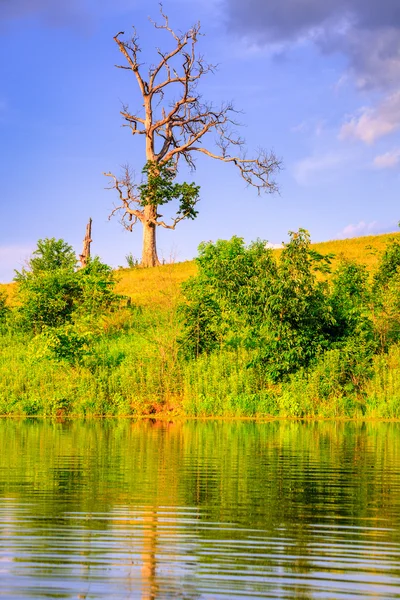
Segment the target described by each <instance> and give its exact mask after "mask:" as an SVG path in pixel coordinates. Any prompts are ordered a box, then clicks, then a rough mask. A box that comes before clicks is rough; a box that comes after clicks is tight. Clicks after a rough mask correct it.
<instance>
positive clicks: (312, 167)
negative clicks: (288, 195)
mask: <svg viewBox="0 0 400 600" xmlns="http://www.w3.org/2000/svg"><path fill="white" fill-rule="evenodd" d="M345 162H348V157H346V156H345V155H344V154H343V153H340V154H325V155H322V156H308V157H307V158H303V159H302V160H300V161H299V162H297V163H296V164H295V166H294V177H295V179H296V181H297V183H299V184H300V185H309V184H311V183H313V182H314V181H315V180H316V179H317V178H320V176H321V174H325V175H326V174H327V173H331V172H332V171H334V170H336V169H337V167H340V166H341V165H343V164H344V163H345Z"/></svg>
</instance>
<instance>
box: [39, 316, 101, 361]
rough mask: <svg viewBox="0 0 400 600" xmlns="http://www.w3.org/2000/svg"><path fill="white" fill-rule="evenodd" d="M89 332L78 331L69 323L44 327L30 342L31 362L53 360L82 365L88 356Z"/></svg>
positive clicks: (90, 335)
mask: <svg viewBox="0 0 400 600" xmlns="http://www.w3.org/2000/svg"><path fill="white" fill-rule="evenodd" d="M91 338H92V334H91V333H90V332H85V331H80V330H79V328H78V327H77V326H75V325H73V324H71V323H68V324H66V325H62V326H60V327H46V328H44V329H43V330H42V331H41V333H40V334H38V335H37V336H35V337H34V338H33V340H32V342H31V345H30V348H29V352H30V358H31V359H32V360H33V361H40V360H43V359H55V360H56V361H66V362H67V363H70V364H75V363H82V361H83V359H84V358H85V357H86V356H88V355H89V344H90V341H91Z"/></svg>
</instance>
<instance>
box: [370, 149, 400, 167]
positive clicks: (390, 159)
mask: <svg viewBox="0 0 400 600" xmlns="http://www.w3.org/2000/svg"><path fill="white" fill-rule="evenodd" d="M399 164H400V149H396V150H391V151H390V152H386V153H385V154H380V155H379V156H376V157H375V158H374V162H373V166H374V167H375V169H393V167H397V165H399Z"/></svg>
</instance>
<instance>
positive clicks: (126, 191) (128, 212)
mask: <svg viewBox="0 0 400 600" xmlns="http://www.w3.org/2000/svg"><path fill="white" fill-rule="evenodd" d="M104 175H105V176H106V177H110V178H111V179H112V181H113V183H112V184H111V185H110V186H109V187H107V189H108V190H117V192H118V195H119V199H120V202H121V204H120V205H119V206H114V208H113V210H112V211H111V213H110V214H109V216H108V219H109V220H110V219H111V217H113V216H114V215H115V214H117V213H118V214H121V213H122V217H121V219H120V223H121V224H122V225H123V226H124V227H125V229H127V230H128V231H132V229H133V226H134V225H135V224H136V223H137V222H138V220H139V221H143V219H144V211H143V210H142V209H139V208H134V205H135V204H136V205H137V206H140V197H139V196H138V194H136V185H135V184H134V183H133V182H132V175H131V173H130V171H129V168H128V167H127V166H126V167H124V175H123V177H122V179H117V177H116V176H115V175H113V174H112V173H104Z"/></svg>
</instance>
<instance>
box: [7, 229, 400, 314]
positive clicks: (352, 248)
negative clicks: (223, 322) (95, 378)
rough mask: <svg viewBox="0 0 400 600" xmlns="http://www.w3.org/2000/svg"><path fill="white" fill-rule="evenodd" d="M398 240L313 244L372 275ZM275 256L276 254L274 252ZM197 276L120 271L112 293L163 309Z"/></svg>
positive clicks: (174, 267)
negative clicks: (359, 264) (182, 286)
mask: <svg viewBox="0 0 400 600" xmlns="http://www.w3.org/2000/svg"><path fill="white" fill-rule="evenodd" d="M393 238H397V239H399V240H400V233H390V234H383V235H373V236H372V235H371V236H365V237H359V238H350V239H346V240H332V241H328V242H321V243H319V244H313V248H314V249H315V250H317V251H318V252H321V254H331V253H332V254H335V258H334V259H333V260H332V267H333V268H335V265H336V264H337V262H338V261H339V260H341V259H342V258H347V259H349V260H354V261H356V262H358V263H361V264H364V265H366V266H367V268H368V270H370V271H373V270H374V269H375V267H376V265H377V263H378V261H379V257H380V255H381V254H382V252H383V251H384V249H385V247H386V244H387V243H388V241H389V240H390V239H393ZM276 252H278V253H279V252H280V251H279V250H277V251H276ZM196 272H197V267H196V264H195V262H194V261H187V262H182V263H171V264H166V265H162V266H160V267H155V268H153V269H141V268H140V267H139V268H135V269H120V270H119V271H117V278H118V284H117V286H116V291H117V292H118V293H119V294H124V295H125V296H129V297H130V298H131V299H132V302H133V303H134V304H135V305H137V306H149V307H154V308H157V307H160V308H161V307H163V308H167V307H169V306H170V305H171V303H174V302H175V301H176V299H177V297H178V296H179V294H180V285H181V283H182V282H183V281H186V280H187V279H189V277H191V276H192V275H195V274H196ZM1 289H3V290H5V291H6V293H7V295H8V297H9V301H10V302H11V303H12V301H13V299H14V296H15V284H5V285H1V284H0V290H1Z"/></svg>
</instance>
